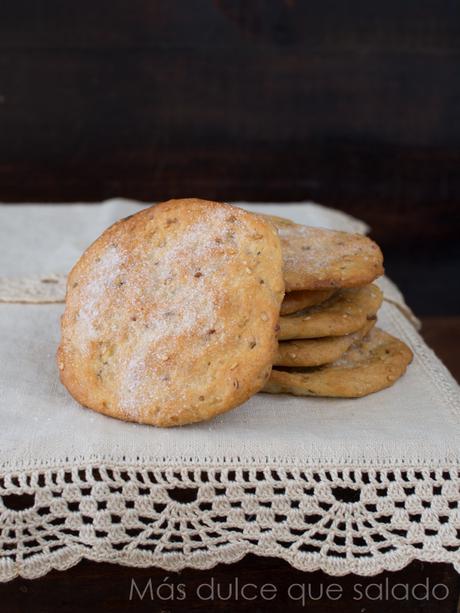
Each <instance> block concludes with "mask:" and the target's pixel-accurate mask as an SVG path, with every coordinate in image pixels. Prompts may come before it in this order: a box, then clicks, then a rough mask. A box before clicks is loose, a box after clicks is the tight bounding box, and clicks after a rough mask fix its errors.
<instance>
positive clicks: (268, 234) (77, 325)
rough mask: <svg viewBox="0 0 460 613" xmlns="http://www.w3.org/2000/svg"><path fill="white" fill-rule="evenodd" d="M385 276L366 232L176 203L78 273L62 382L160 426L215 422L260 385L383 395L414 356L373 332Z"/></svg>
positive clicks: (132, 225) (67, 318)
mask: <svg viewBox="0 0 460 613" xmlns="http://www.w3.org/2000/svg"><path fill="white" fill-rule="evenodd" d="M382 272H383V267H382V254H381V252H380V249H379V248H378V247H377V245H376V244H375V243H373V242H372V241H371V240H369V239H368V238H366V237H364V236H361V235H355V234H347V233H344V232H333V231H330V230H323V229H318V228H309V227H305V226H299V225H297V224H295V223H293V222H291V221H288V220H283V219H280V218H272V217H268V218H267V217H266V216H262V215H254V214H253V213H249V212H248V211H244V210H242V209H239V208H236V207H232V206H230V205H228V204H224V203H219V202H208V201H205V200H199V199H197V198H190V199H183V200H171V201H169V202H164V203H162V204H159V205H157V206H154V207H151V208H148V209H145V210H143V211H140V212H139V213H137V214H136V215H133V216H131V217H127V218H126V219H123V220H120V221H119V222H117V223H116V224H114V225H113V226H111V227H110V228H108V229H107V230H106V231H105V232H104V233H103V234H102V235H101V236H100V237H99V238H98V239H97V240H96V241H95V242H94V243H93V244H92V245H91V246H90V247H89V248H88V249H87V250H86V251H85V253H84V254H83V255H82V256H81V258H80V259H79V261H78V262H77V263H76V264H75V266H74V267H73V269H72V271H71V272H70V274H69V277H68V282H67V295H66V309H65V312H64V314H63V317H62V322H61V330H62V336H61V343H60V347H59V350H58V366H59V370H60V375H61V381H62V382H63V384H64V385H65V386H66V387H67V389H68V390H69V392H70V393H71V394H72V396H74V398H75V399H76V400H78V401H79V402H80V403H81V404H82V405H84V406H87V407H90V408H91V409H94V410H95V411H99V412H100V413H104V414H106V415H110V416H112V417H116V418H118V419H124V420H129V421H135V422H139V423H146V424H153V425H156V426H177V425H183V424H187V423H193V422H198V421H203V420H206V419H210V418H211V417H214V416H215V415H218V414H220V413H223V412H225V411H229V410H230V409H233V408H235V407H236V406H238V405H240V404H242V403H243V402H245V401H246V400H247V399H248V398H250V397H251V396H252V395H253V394H256V393H257V392H259V391H266V392H271V393H278V392H288V393H292V394H300V395H314V396H341V397H352V396H363V395H365V394H369V393H371V392H374V391H377V390H379V389H382V388H384V387H387V386H389V385H391V384H392V383H393V382H394V381H395V380H396V379H397V378H398V377H400V376H401V375H402V374H403V372H404V370H405V368H406V366H407V364H408V363H409V362H410V360H411V357H412V354H411V352H410V350H409V349H408V348H407V347H406V346H405V345H404V343H402V342H401V341H399V340H397V339H395V338H393V337H392V336H390V335H389V334H387V333H385V332H382V331H381V330H378V329H376V328H373V326H374V324H375V320H376V313H377V310H378V308H379V307H380V305H381V303H382V293H381V291H380V290H379V289H378V287H376V286H375V285H372V281H374V279H375V278H376V277H378V276H379V275H381V274H382ZM285 289H286V291H287V293H286V295H285ZM273 366H274V367H273ZM272 367H273V368H272Z"/></svg>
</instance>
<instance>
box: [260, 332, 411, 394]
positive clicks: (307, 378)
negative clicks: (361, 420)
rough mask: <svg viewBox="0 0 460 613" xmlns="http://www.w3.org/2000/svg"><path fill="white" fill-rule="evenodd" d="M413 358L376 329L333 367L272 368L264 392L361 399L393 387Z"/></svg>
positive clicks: (397, 343) (406, 350)
mask: <svg viewBox="0 0 460 613" xmlns="http://www.w3.org/2000/svg"><path fill="white" fill-rule="evenodd" d="M412 357H413V354H412V351H411V350H410V349H409V347H408V346H407V345H406V344H405V343H403V342H402V341H400V340H399V339H397V338H395V337H394V336H391V334H388V333H387V332H383V330H380V329H379V328H374V329H373V330H371V332H370V333H369V334H368V335H367V336H366V337H365V338H364V339H362V340H361V341H359V342H358V343H357V344H356V345H353V346H352V347H351V348H350V349H349V350H348V351H347V352H346V353H345V354H344V355H343V357H342V358H340V359H339V360H337V362H334V363H333V364H329V365H327V366H322V367H318V368H311V369H305V370H303V371H299V370H291V371H283V370H277V369H273V370H272V374H271V375H270V379H269V381H268V383H267V385H266V386H265V387H264V389H263V391H264V392H269V393H271V394H284V393H286V394H294V395H295V396H329V397H337V398H359V397H361V396H367V395H368V394H372V393H373V392H378V391H379V390H382V389H384V388H386V387H390V386H391V385H393V383H394V382H395V381H396V380H397V379H399V377H401V376H402V375H403V374H404V373H405V371H406V368H407V366H408V365H409V364H410V362H411V361H412Z"/></svg>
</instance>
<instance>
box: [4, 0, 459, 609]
mask: <svg viewBox="0 0 460 613" xmlns="http://www.w3.org/2000/svg"><path fill="white" fill-rule="evenodd" d="M188 195H196V196H201V197H204V198H214V199H223V200H251V201H280V202H283V201H291V200H303V199H313V200H316V201H318V202H321V203H324V204H327V205H332V206H336V207H339V208H341V209H343V210H345V211H348V212H349V213H352V214H354V215H356V216H358V217H361V218H363V219H365V220H366V221H367V222H368V223H369V224H370V225H371V226H372V232H373V236H374V237H375V238H376V239H377V240H378V241H379V242H380V244H381V245H382V247H383V249H384V253H385V257H386V268H387V270H388V272H389V274H390V275H391V276H392V277H393V278H394V279H395V280H396V281H397V282H398V283H399V284H400V286H401V287H402V289H403V291H404V292H405V294H406V296H407V298H408V301H409V303H410V304H411V306H412V307H413V308H414V309H415V311H416V312H417V313H418V314H420V315H423V316H425V317H424V319H423V321H424V324H425V328H424V334H425V336H426V337H427V339H428V341H429V342H430V344H432V345H434V346H435V348H436V349H437V350H438V351H439V352H440V354H441V356H442V357H443V358H444V359H445V360H446V363H447V364H448V365H449V367H450V368H451V369H452V370H453V371H455V372H456V374H457V376H460V370H459V360H458V347H459V342H460V341H459V331H460V317H458V316H459V315H460V284H459V283H458V277H459V265H460V251H459V236H460V205H459V202H460V4H459V3H458V1H457V0H403V1H401V0H386V1H385V2H371V1H369V0H358V1H351V2H344V1H340V0H323V1H322V2H319V1H317V0H309V1H307V0H129V1H128V0H91V1H89V0H78V1H77V2H70V1H66V0H13V1H10V2H1V3H0V201H3V202H24V201H29V202H33V201H41V202H47V201H52V202H64V201H88V202H94V201H97V200H101V199H103V198H107V197H112V196H126V197H131V198H138V199H141V200H146V201H154V200H160V199H165V198H169V197H174V196H188ZM215 574H216V576H218V577H224V578H225V577H227V578H228V577H231V576H233V575H239V576H240V577H247V579H248V580H250V579H251V580H253V581H254V582H256V583H258V584H262V583H264V582H267V581H275V582H278V583H279V585H281V586H283V585H284V586H285V585H287V584H288V583H290V582H293V581H299V580H303V581H311V582H313V583H316V584H317V583H318V582H323V583H327V582H328V581H330V579H329V578H328V577H326V576H325V575H322V574H321V573H315V574H314V575H305V574H304V575H302V574H301V573H299V572H298V571H295V570H293V569H290V567H289V566H288V565H287V564H285V563H281V562H278V561H275V560H258V559H255V558H253V557H249V558H247V559H246V560H244V561H242V562H240V563H239V564H238V565H234V566H232V567H226V566H219V567H218V569H216V571H215ZM426 574H429V575H430V576H431V577H432V578H433V580H434V582H440V581H442V582H445V583H446V584H448V585H449V588H450V598H449V600H448V601H446V602H444V603H443V604H442V605H441V604H439V603H438V604H437V606H436V607H435V606H434V604H433V603H428V604H427V603H425V604H424V603H419V604H418V605H416V604H414V603H413V602H412V603H410V602H409V603H397V602H396V603H395V602H393V603H386V604H384V605H382V603H372V602H366V603H357V604H356V603H355V604H353V603H351V602H347V603H346V605H345V604H344V603H343V601H342V602H341V603H340V602H339V603H337V606H336V607H334V608H332V605H331V604H330V603H329V604H330V607H329V608H328V606H325V605H324V603H323V604H321V603H316V604H315V605H313V604H311V603H310V605H309V607H308V608H309V610H315V611H325V610H339V609H341V610H346V611H364V610H365V611H377V612H380V611H382V610H387V611H410V612H414V611H449V612H450V613H453V612H454V611H456V609H457V601H458V596H459V581H458V577H457V575H456V574H455V572H454V571H453V570H452V569H451V568H450V567H448V566H446V565H434V566H430V565H422V564H417V563H414V564H412V565H411V566H410V567H409V568H408V569H407V570H405V571H402V572H400V573H397V574H396V575H391V577H393V578H394V580H395V581H396V580H400V581H406V582H409V583H414V582H416V580H417V579H418V578H423V577H424V576H425V575H426ZM164 576H165V573H163V571H159V570H155V569H149V570H145V571H141V570H133V569H126V568H121V567H112V566H110V565H97V564H95V563H83V564H81V565H79V566H77V567H76V568H74V569H72V570H70V571H68V572H66V573H58V572H55V573H51V574H50V575H48V576H47V577H45V578H44V579H42V580H38V581H34V582H26V581H22V580H21V581H15V582H13V583H11V584H8V585H6V586H0V609H2V607H3V609H2V610H5V611H8V612H10V611H12V612H15V611H21V612H22V611H46V612H47V613H48V612H49V611H63V612H64V611H69V612H70V611H72V612H73V611H81V610H88V611H90V610H106V609H109V610H117V611H118V610H120V611H122V610H123V611H124V610H131V608H133V609H136V610H152V611H153V610H155V611H156V610H164V611H168V610H184V611H185V610H191V609H193V610H196V611H202V610H203V611H204V610H206V611H209V610H213V607H212V606H210V605H209V606H204V605H203V606H202V605H201V604H200V603H197V602H187V603H185V604H183V605H181V604H180V603H179V604H174V603H173V604H171V605H168V604H165V605H164V606H161V607H158V606H157V605H155V604H154V603H150V602H149V603H147V602H143V603H141V604H139V603H137V604H136V605H134V604H133V605H132V606H131V605H130V604H129V603H128V602H127V600H126V597H127V593H128V590H129V581H130V577H136V578H139V579H141V578H146V579H148V578H153V580H154V581H155V582H161V580H162V578H163V577H164ZM202 576H203V574H202V573H198V572H197V571H185V573H184V575H183V577H184V578H185V580H186V581H188V582H192V583H193V582H198V581H201V580H203V579H202ZM382 577H383V576H382ZM382 577H380V579H382ZM356 580H358V579H357V578H356V577H348V578H346V579H338V580H337V581H338V582H339V583H341V584H342V585H344V586H345V588H346V589H347V587H348V588H349V587H350V586H351V585H352V582H354V581H356ZM210 607H211V608H210ZM249 608H250V609H251V610H252V611H259V610H264V607H263V606H262V607H259V605H258V604H253V603H250V607H249V605H248V607H246V608H244V607H241V610H246V609H248V610H249ZM219 610H228V611H234V610H236V606H235V604H234V603H230V604H228V605H225V604H221V605H219ZM265 610H269V609H268V608H267V607H265ZM270 610H276V611H278V610H282V611H287V610H289V603H287V602H285V601H278V603H277V606H276V608H275V607H273V608H270ZM292 610H293V609H292Z"/></svg>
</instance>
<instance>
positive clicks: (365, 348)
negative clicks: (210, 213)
mask: <svg viewBox="0 0 460 613" xmlns="http://www.w3.org/2000/svg"><path fill="white" fill-rule="evenodd" d="M269 218H270V220H271V222H272V223H273V224H274V225H275V226H276V228H277V230H278V235H279V237H280V240H281V246H282V252H283V265H284V280H285V286H286V295H285V298H284V301H283V303H282V305H281V317H280V331H279V336H278V340H279V344H278V353H277V355H276V358H275V361H274V367H273V370H272V373H271V376H270V379H269V381H268V383H267V384H266V386H265V388H264V391H266V392H270V393H290V394H295V395H300V396H330V397H334V396H335V397H342V398H347V397H360V396H365V395H367V394H370V393H372V392H376V391H378V390H380V389H383V388H385V387H389V386H390V385H392V384H393V383H394V382H395V381H396V379H398V378H399V377H400V376H401V375H402V374H403V373H404V372H405V370H406V367H407V365H408V364H409V363H410V361H411V360H412V352H411V350H410V349H409V348H408V347H407V346H406V345H405V344H404V343H403V342H402V341H400V340H399V339H397V338H395V337H393V336H391V335H390V334H388V333H387V332H384V331H383V330H380V329H379V328H377V327H375V323H376V320H377V311H378V309H379V308H380V306H381V304H382V300H383V294H382V292H381V290H380V289H379V288H378V287H377V285H375V284H373V283H372V282H373V281H374V280H375V279H376V278H377V277H379V276H380V275H382V274H383V257H382V253H381V251H380V249H379V247H378V246H377V245H376V244H375V243H374V242H373V241H371V240H370V239H369V238H367V237H365V236H362V235H359V234H350V233H347V232H337V231H333V230H326V229H323V228H314V227H308V226H302V225H299V224H296V223H294V222H292V221H290V220H288V219H283V218H280V217H273V216H270V217H269Z"/></svg>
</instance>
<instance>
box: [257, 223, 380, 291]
mask: <svg viewBox="0 0 460 613" xmlns="http://www.w3.org/2000/svg"><path fill="white" fill-rule="evenodd" d="M266 217H267V218H268V219H270V221H271V222H272V223H273V224H274V225H275V227H276V228H277V230H278V234H279V237H280V240H281V248H282V251H283V260H284V263H283V266H284V280H285V284H286V292H290V291H294V290H301V289H304V290H307V289H308V290H320V289H330V288H343V287H345V288H346V287H357V286H360V285H366V284H368V283H371V282H372V281H374V279H376V278H377V277H379V276H380V275H382V274H383V256H382V252H381V251H380V248H379V247H378V245H377V244H376V243H374V241H372V240H371V239H370V238H368V237H367V236H363V235H361V234H351V233H349V232H339V231H336V230H327V229H325V228H316V227H311V226H303V225H300V224H296V223H294V222H293V221H291V220H289V219H284V218H282V217H276V216H273V215H267V216H266Z"/></svg>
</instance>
